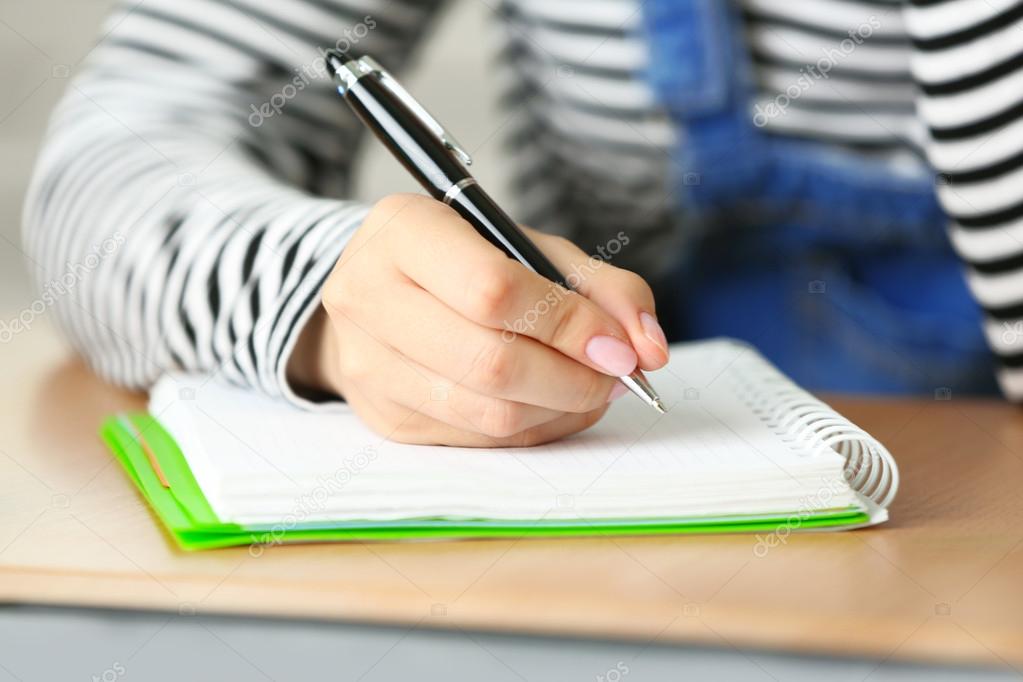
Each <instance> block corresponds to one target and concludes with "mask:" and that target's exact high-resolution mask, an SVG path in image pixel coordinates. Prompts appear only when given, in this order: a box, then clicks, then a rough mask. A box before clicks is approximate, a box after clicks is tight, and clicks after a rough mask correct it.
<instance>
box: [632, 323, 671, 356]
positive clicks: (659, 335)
mask: <svg viewBox="0 0 1023 682" xmlns="http://www.w3.org/2000/svg"><path fill="white" fill-rule="evenodd" d="M639 323H640V324H641V325H642V326H643V333H644V334H646V337H647V338H648V339H650V340H651V341H653V342H654V344H656V346H657V347H658V348H660V349H661V350H663V351H664V353H665V355H667V354H668V337H666V336H665V335H664V330H663V329H661V325H659V324H657V319H656V318H655V317H654V316H653V315H651V314H650V313H640V314H639Z"/></svg>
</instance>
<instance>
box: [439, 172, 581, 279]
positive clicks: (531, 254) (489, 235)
mask: <svg viewBox="0 0 1023 682" xmlns="http://www.w3.org/2000/svg"><path fill="white" fill-rule="evenodd" d="M448 204H449V205H450V206H451V208H453V209H455V210H456V211H458V213H459V215H461V216H462V217H463V218H465V220H466V221H467V222H468V223H469V224H470V225H472V226H473V227H474V228H476V231H477V232H479V233H480V234H481V235H483V237H484V238H486V239H487V241H489V242H490V243H491V244H493V245H494V246H496V247H497V248H499V249H501V250H502V251H504V252H505V253H506V254H508V256H510V257H511V258H514V259H515V260H517V261H519V262H520V263H522V264H523V265H525V266H526V267H527V268H529V269H531V270H533V271H534V272H536V273H537V274H538V275H541V276H543V277H546V278H547V279H549V280H551V281H552V282H556V283H558V284H560V285H561V286H563V287H565V288H566V289H571V288H572V287H571V286H569V283H568V281H567V280H566V279H565V277H564V276H563V275H562V274H561V272H559V271H558V268H557V267H555V265H554V263H552V262H551V261H550V259H549V258H547V256H545V255H544V253H543V252H542V251H541V250H540V249H539V248H538V247H537V245H536V244H534V243H533V240H531V239H530V238H529V237H528V236H526V233H525V232H523V231H522V228H520V227H519V226H518V225H517V224H516V223H515V221H514V220H512V219H511V217H509V216H508V214H507V213H505V212H504V210H502V209H501V207H500V206H498V205H497V202H495V201H494V200H493V199H491V198H490V195H489V194H487V193H486V192H485V191H484V190H483V188H482V187H480V186H479V185H476V184H472V185H469V186H468V187H465V188H463V189H462V190H461V191H460V192H458V193H457V194H455V195H454V196H453V197H452V198H451V199H450V200H449V202H448Z"/></svg>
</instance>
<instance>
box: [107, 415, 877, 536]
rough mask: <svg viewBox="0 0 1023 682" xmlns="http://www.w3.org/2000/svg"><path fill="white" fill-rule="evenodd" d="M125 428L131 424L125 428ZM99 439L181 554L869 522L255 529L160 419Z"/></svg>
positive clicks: (411, 522) (477, 522) (138, 419)
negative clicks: (229, 507)
mask: <svg viewBox="0 0 1023 682" xmlns="http://www.w3.org/2000/svg"><path fill="white" fill-rule="evenodd" d="M126 421H127V422H130V426H129V425H128V424H126ZM132 427H134V429H135V430H137V433H138V434H140V435H141V436H142V438H143V440H144V441H145V442H146V443H147V444H148V445H149V448H150V451H151V452H152V453H153V456H154V457H155V458H156V460H157V462H158V464H159V467H160V469H161V470H162V472H163V474H164V476H165V478H166V480H167V482H168V484H169V487H164V486H163V484H162V483H161V481H160V479H159V477H158V475H157V473H156V471H154V469H153V467H152V465H151V464H150V461H149V457H148V456H147V454H146V452H145V450H144V449H143V447H142V446H141V445H140V443H139V442H138V440H136V435H135V434H134V433H132ZM100 436H101V437H102V438H103V441H104V442H105V443H106V444H107V446H108V447H109V448H110V450H111V451H112V452H113V453H114V456H116V457H117V459H118V461H119V462H120V463H121V465H122V466H123V467H124V470H125V471H126V472H127V473H128V476H129V477H130V478H131V480H132V481H133V482H134V483H135V486H136V487H137V488H138V489H139V492H140V493H142V496H143V497H145V498H146V500H147V501H148V502H149V505H150V506H151V507H152V508H153V511H154V512H156V515H157V516H158V517H159V518H160V521H161V522H162V523H163V525H164V527H165V528H166V529H167V532H168V533H170V535H171V537H172V538H173V539H174V541H175V542H176V543H177V544H178V546H179V547H181V548H182V549H185V550H200V549H213V548H217V547H230V546H235V545H260V544H277V543H281V542H331V541H346V540H347V541H381V540H384V541H386V540H408V539H422V538H451V539H455V538H499V537H556V536H584V535H654V534H666V533H739V532H767V533H770V532H772V531H774V530H777V529H781V528H782V527H785V526H787V525H790V524H791V520H792V518H793V516H797V517H798V519H799V528H800V529H810V528H838V527H847V526H858V525H862V524H866V523H868V522H869V521H870V517H869V515H868V514H867V513H866V512H864V511H863V510H862V509H859V508H856V507H850V508H848V509H839V510H826V511H815V512H813V513H809V514H798V515H796V514H793V515H786V516H775V515H772V516H759V517H758V516H753V517H715V518H703V517H699V518H688V519H621V520H609V519H600V520H598V521H587V520H585V519H580V520H561V519H558V520H522V521H503V520H502V521H495V520H488V519H445V518H423V519H408V520H401V521H357V520H353V521H340V522H338V523H337V524H335V525H333V526H331V527H324V526H323V524H318V525H317V527H315V528H312V527H305V528H303V527H298V526H296V527H293V528H283V527H281V526H276V527H274V528H269V529H268V528H253V527H248V528H246V527H242V526H239V525H237V524H234V523H226V522H224V521H221V520H220V519H219V518H217V515H216V514H215V513H214V511H213V509H212V508H211V507H210V504H209V502H208V501H207V500H206V497H205V496H204V495H203V493H202V489H201V488H200V487H199V484H198V483H197V482H196V480H195V478H194V477H193V476H192V472H191V470H190V469H189V467H188V463H187V462H186V460H185V457H184V455H182V454H181V450H180V449H179V448H178V446H177V443H175V442H174V439H173V438H172V437H171V435H170V434H169V433H167V431H166V430H165V429H164V428H163V426H162V425H161V424H160V422H159V421H157V419H155V418H154V417H152V416H150V415H148V414H145V413H139V414H131V415H116V416H112V417H109V418H108V419H107V420H106V421H105V422H104V423H103V425H102V427H101V429H100Z"/></svg>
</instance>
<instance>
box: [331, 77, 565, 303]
mask: <svg viewBox="0 0 1023 682" xmlns="http://www.w3.org/2000/svg"><path fill="white" fill-rule="evenodd" d="M343 96H344V99H345V101H346V102H347V103H348V106H349V107H351V109H352V111H354V112H355V115H356V116H358V117H359V118H360V119H361V120H362V122H363V123H365V124H366V127H367V128H369V129H370V130H371V131H373V134H374V135H376V136H377V137H378V138H379V139H380V141H381V142H382V143H383V144H384V146H385V147H387V149H388V151H390V152H391V154H392V155H393V156H394V157H395V158H396V159H398V161H399V162H400V163H401V165H403V166H404V167H405V169H406V170H408V172H409V173H410V174H411V175H412V177H414V178H415V179H416V180H418V181H419V183H420V184H421V185H422V186H423V187H424V188H425V189H426V191H427V192H429V193H430V195H431V196H432V197H433V198H434V199H437V200H438V201H443V202H444V203H446V204H448V205H449V206H451V207H452V208H453V209H455V210H456V211H457V212H458V213H459V214H460V215H461V216H462V217H463V218H465V219H466V220H467V221H468V222H469V224H470V225H472V226H473V227H474V228H475V229H476V231H477V232H479V233H480V234H481V235H482V236H483V237H484V238H486V239H487V240H488V241H489V242H490V243H492V244H493V245H494V246H496V247H498V248H499V249H501V250H502V251H504V252H505V253H506V254H507V255H508V256H509V257H511V258H514V259H515V260H517V261H519V262H520V263H522V264H523V265H525V266H526V267H527V268H530V269H531V270H533V271H534V272H536V273H537V274H539V275H542V276H543V277H546V278H547V279H549V280H551V281H552V282H557V283H558V284H560V285H561V286H563V287H565V288H568V289H570V288H571V287H570V286H569V285H568V282H567V281H566V279H565V277H564V276H563V275H562V274H561V273H560V272H558V269H557V268H556V267H555V266H554V264H553V263H551V261H550V260H549V259H548V258H547V256H545V255H544V254H543V252H542V251H540V249H539V248H537V246H536V244H534V243H533V242H532V240H530V239H529V237H527V236H526V234H525V233H524V232H523V231H522V229H521V228H520V227H519V226H518V225H517V224H516V223H515V221H514V220H512V219H511V218H510V217H509V216H508V214H507V213H505V212H504V211H503V210H502V209H501V207H500V206H498V205H497V203H496V202H495V201H494V200H493V199H491V198H490V195H488V194H487V193H486V192H485V191H483V189H482V188H481V187H480V186H479V185H477V184H476V183H475V181H474V180H473V179H472V175H470V173H469V171H468V170H467V169H466V168H465V166H463V165H462V164H461V162H459V161H458V160H457V159H456V158H455V157H454V155H453V154H452V153H451V150H450V149H448V148H447V147H445V146H444V143H443V142H442V141H441V140H440V139H438V137H437V136H436V134H434V132H433V131H430V130H429V129H427V128H425V127H424V126H423V124H422V122H421V121H420V120H419V119H418V118H416V115H415V114H414V113H413V112H411V111H409V109H408V107H407V106H406V105H405V104H404V103H403V102H401V101H400V100H399V99H398V98H397V97H396V96H395V95H394V93H392V92H391V91H390V90H389V89H388V88H387V87H386V86H384V84H383V83H381V82H380V81H379V80H378V78H377V77H376V76H374V75H366V76H363V77H362V78H359V79H358V80H357V81H355V82H354V83H352V84H351V85H350V86H349V87H348V88H347V90H346V91H345V93H344V95H343ZM463 181H465V182H463ZM459 183H462V185H464V186H460V187H456V185H458V184H459Z"/></svg>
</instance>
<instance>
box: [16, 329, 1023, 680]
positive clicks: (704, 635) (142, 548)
mask: <svg viewBox="0 0 1023 682" xmlns="http://www.w3.org/2000/svg"><path fill="white" fill-rule="evenodd" d="M0 353H2V360H0V367H2V370H3V377H4V381H5V385H6V390H5V391H4V392H3V394H2V396H0V601H3V602H16V603H45V604H70V605H86V606H98V607H116V608H129V609H161V610H172V611H178V612H181V613H192V612H211V613H212V612H220V613H241V614H258V615H283V616H303V617H313V618H324V619H345V620H353V621H366V622H377V623H402V624H408V623H413V624H418V625H419V626H422V627H429V626H434V627H452V628H474V629H486V630H501V631H520V632H531V633H557V634H570V635H578V636H588V637H614V638H619V637H621V638H632V639H636V640H639V641H649V642H660V643H665V642H688V643H697V644H707V645H712V646H723V647H736V648H743V649H745V648H768V649H774V648H777V649H785V650H788V651H796V652H811V653H827V654H838V655H862V656H871V657H880V658H889V657H890V658H900V659H923V660H928V661H947V662H981V663H991V664H995V665H1000V666H1004V665H1014V666H1016V667H1017V668H1018V669H1023V413H1021V412H1020V409H1019V408H1014V407H1011V406H1008V405H1005V404H1001V403H998V402H994V401H973V400H965V399H959V398H957V397H956V396H952V399H951V400H941V401H934V400H866V399H840V400H839V399H836V400H834V401H832V402H833V403H834V404H836V406H837V407H838V408H839V409H840V411H842V412H844V413H846V414H847V415H848V416H849V417H851V418H852V419H853V420H854V421H856V422H858V423H859V424H861V425H862V426H864V427H866V428H867V430H869V431H871V432H872V433H874V434H875V435H876V436H877V437H878V438H879V439H880V440H881V441H882V442H884V443H885V444H886V445H887V446H888V447H889V448H890V449H891V451H892V452H893V453H894V454H895V456H896V458H897V460H898V462H899V465H900V469H901V471H902V476H903V486H902V489H901V491H900V493H899V497H898V499H897V501H896V503H895V505H894V506H893V508H892V510H891V514H892V521H891V522H889V523H887V524H885V525H883V526H881V527H878V528H874V529H870V530H862V531H855V532H847V533H830V534H804V535H792V536H790V537H789V538H788V539H787V540H786V542H784V543H783V544H778V545H777V546H774V547H772V548H771V549H770V550H769V551H768V552H766V554H765V553H763V552H758V551H755V548H756V546H757V539H756V538H755V537H753V536H748V535H731V536H703V537H701V536H691V537H656V538H641V537H640V538H614V539H611V538H608V539H600V538H591V539H578V540H575V539H569V540H565V539H560V540H522V541H512V540H501V541H473V542H420V543H404V544H363V543H359V544H345V545H341V544H332V545H320V546H314V545H307V546H282V547H269V548H265V550H262V551H261V552H260V551H250V549H248V548H237V549H230V550H218V551H210V552H202V553H196V554H188V553H183V552H180V551H178V550H176V549H175V548H174V546H173V545H172V544H171V543H170V542H169V540H168V538H167V537H166V536H165V535H164V533H163V531H162V530H161V528H160V527H159V525H158V524H157V521H156V518H155V517H154V516H153V515H152V514H151V513H150V512H149V510H148V508H147V507H146V506H145V505H144V504H143V503H142V501H141V498H140V497H139V496H138V494H137V493H136V491H135V489H134V488H133V487H132V486H131V485H130V484H129V482H128V480H127V478H126V477H125V475H124V473H123V472H122V471H121V470H120V468H119V467H118V466H117V465H116V464H115V463H114V460H113V458H112V457H111V456H110V455H109V454H108V453H107V452H106V450H105V449H104V448H103V446H102V445H101V443H100V442H99V440H98V438H97V437H96V428H97V426H98V424H99V422H100V419H101V417H102V416H103V415H105V414H108V413H110V412H113V411H116V410H124V409H140V408H142V407H143V405H144V398H143V396H141V395H136V394H132V393H129V392H126V391H123V390H119V389H115V388H112V387H110V386H107V385H105V384H103V383H102V382H101V381H99V380H98V379H96V378H95V377H93V376H92V375H91V374H90V373H89V372H88V371H87V370H86V369H85V368H84V367H83V365H82V364H81V363H80V362H79V361H77V360H75V359H73V356H72V355H70V353H69V351H67V350H66V349H65V348H63V347H62V346H61V345H60V344H59V343H58V342H57V341H56V338H55V335H54V334H53V333H52V332H51V331H49V330H48V329H46V328H45V327H43V326H37V327H35V328H33V329H32V331H30V332H26V333H23V334H21V335H18V336H16V337H15V338H14V339H13V340H12V341H11V342H10V343H8V344H6V345H4V346H2V347H0Z"/></svg>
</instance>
